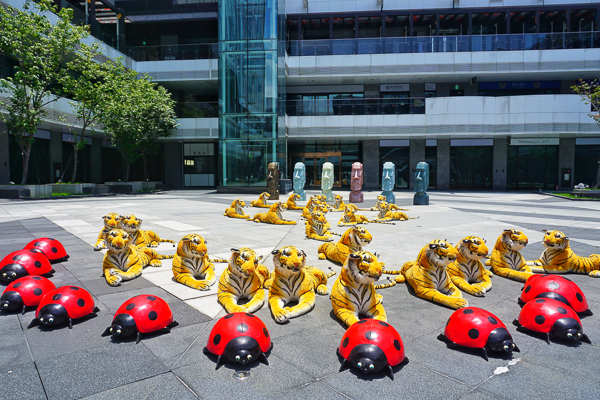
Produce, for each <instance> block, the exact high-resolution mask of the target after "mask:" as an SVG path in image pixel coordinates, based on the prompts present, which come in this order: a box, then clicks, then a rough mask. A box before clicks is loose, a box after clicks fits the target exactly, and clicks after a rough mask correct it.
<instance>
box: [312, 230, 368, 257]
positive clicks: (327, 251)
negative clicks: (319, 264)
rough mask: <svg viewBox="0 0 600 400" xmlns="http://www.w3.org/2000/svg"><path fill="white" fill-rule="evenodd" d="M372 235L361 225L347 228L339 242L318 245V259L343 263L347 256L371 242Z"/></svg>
mask: <svg viewBox="0 0 600 400" xmlns="http://www.w3.org/2000/svg"><path fill="white" fill-rule="evenodd" d="M371 240H373V236H371V234H370V233H369V231H367V230H366V229H365V228H363V227H361V226H353V227H351V228H349V229H348V230H347V231H346V232H344V234H343V235H342V237H341V238H340V240H339V242H337V243H336V244H333V243H323V244H322V245H320V246H319V249H318V252H319V260H325V259H328V260H330V261H333V262H336V263H339V264H344V263H345V262H346V259H347V258H348V256H349V255H350V254H352V253H356V252H360V251H363V249H362V247H363V246H366V245H367V244H369V243H371Z"/></svg>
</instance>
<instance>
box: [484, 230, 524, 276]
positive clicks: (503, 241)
mask: <svg viewBox="0 0 600 400" xmlns="http://www.w3.org/2000/svg"><path fill="white" fill-rule="evenodd" d="M528 242H529V239H527V236H525V234H524V233H523V232H521V231H519V230H517V229H505V230H504V231H503V232H502V234H501V235H500V237H499V238H498V240H496V245H495V246H494V250H492V255H491V256H490V259H489V265H490V267H491V268H490V269H491V270H492V272H493V273H494V274H495V275H500V276H502V277H504V278H508V279H512V280H515V281H519V282H525V281H526V280H527V278H529V277H530V276H531V275H532V272H531V268H529V267H528V266H527V264H526V263H525V259H524V258H523V256H522V255H521V253H519V250H521V249H523V248H524V247H525V246H527V243H528ZM486 265H488V263H487V262H486Z"/></svg>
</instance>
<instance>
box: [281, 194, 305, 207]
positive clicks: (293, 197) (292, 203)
mask: <svg viewBox="0 0 600 400" xmlns="http://www.w3.org/2000/svg"><path fill="white" fill-rule="evenodd" d="M298 200H300V195H299V194H298V193H292V194H291V195H290V197H288V199H287V201H286V203H285V207H286V208H287V209H288V210H303V209H304V207H302V206H299V205H298V204H296V202H297V201H298Z"/></svg>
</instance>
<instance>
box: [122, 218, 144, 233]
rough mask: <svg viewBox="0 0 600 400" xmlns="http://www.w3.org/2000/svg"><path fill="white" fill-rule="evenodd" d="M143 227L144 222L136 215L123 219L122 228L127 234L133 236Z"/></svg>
mask: <svg viewBox="0 0 600 400" xmlns="http://www.w3.org/2000/svg"><path fill="white" fill-rule="evenodd" d="M141 227H142V220H141V219H139V218H138V217H136V216H135V215H125V216H124V217H121V228H122V229H123V230H125V231H127V233H129V234H132V233H135V232H137V231H138V230H140V228H141Z"/></svg>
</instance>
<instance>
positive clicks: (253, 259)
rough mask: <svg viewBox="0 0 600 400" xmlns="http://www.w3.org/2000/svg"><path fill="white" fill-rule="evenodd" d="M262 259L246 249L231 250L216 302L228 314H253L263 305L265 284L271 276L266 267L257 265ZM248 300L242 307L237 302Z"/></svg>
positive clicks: (220, 281) (220, 280)
mask: <svg viewBox="0 0 600 400" xmlns="http://www.w3.org/2000/svg"><path fill="white" fill-rule="evenodd" d="M261 258H262V257H259V256H257V255H256V252H255V251H254V250H252V249H250V248H248V247H242V248H240V249H231V258H230V259H229V265H228V266H227V269H226V270H225V271H223V274H222V275H221V278H220V279H219V288H218V292H217V300H218V301H219V303H220V304H221V305H222V306H223V307H225V310H226V311H227V312H228V313H234V312H249V313H253V312H255V311H257V310H260V308H261V307H262V306H263V304H264V303H265V291H264V290H263V288H265V282H266V281H267V280H268V279H269V278H270V276H271V274H270V273H269V270H268V269H267V267H265V266H264V265H262V264H259V260H260V259H261ZM240 299H249V300H248V302H247V303H246V304H244V305H238V300H240Z"/></svg>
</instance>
